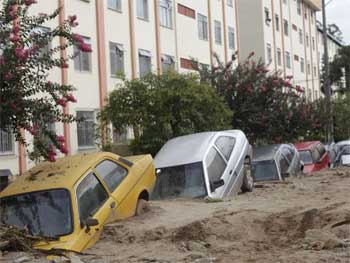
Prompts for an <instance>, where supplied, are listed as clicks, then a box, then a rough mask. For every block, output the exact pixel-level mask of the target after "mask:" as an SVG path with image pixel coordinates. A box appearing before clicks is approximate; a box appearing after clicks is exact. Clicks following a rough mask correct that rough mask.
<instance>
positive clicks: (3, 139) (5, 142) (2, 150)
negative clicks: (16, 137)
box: [0, 130, 13, 154]
mask: <svg viewBox="0 0 350 263" xmlns="http://www.w3.org/2000/svg"><path fill="white" fill-rule="evenodd" d="M6 153H13V136H12V133H11V132H10V131H4V130H0V154H6Z"/></svg>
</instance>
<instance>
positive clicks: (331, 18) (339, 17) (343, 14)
mask: <svg viewBox="0 0 350 263" xmlns="http://www.w3.org/2000/svg"><path fill="white" fill-rule="evenodd" d="M328 2H329V4H328V5H327V7H326V15H327V24H333V23H334V24H337V25H338V26H339V27H340V30H341V31H342V32H343V36H344V42H345V43H346V44H348V45H350V0H326V3H328ZM318 20H320V21H322V13H321V12H318Z"/></svg>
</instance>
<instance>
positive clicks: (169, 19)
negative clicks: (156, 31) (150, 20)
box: [158, 0, 174, 29]
mask: <svg viewBox="0 0 350 263" xmlns="http://www.w3.org/2000/svg"><path fill="white" fill-rule="evenodd" d="M158 9H159V24H160V26H162V27H165V28H169V29H172V28H173V27H174V21H173V16H174V15H173V9H174V8H173V1H172V0H159V1H158ZM162 9H165V14H166V22H165V24H163V23H162V22H164V21H162V16H161V13H162V12H161V10H162Z"/></svg>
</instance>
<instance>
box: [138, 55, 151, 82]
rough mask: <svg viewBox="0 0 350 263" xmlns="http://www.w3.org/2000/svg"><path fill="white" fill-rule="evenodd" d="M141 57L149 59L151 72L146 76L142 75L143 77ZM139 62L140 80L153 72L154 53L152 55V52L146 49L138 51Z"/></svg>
mask: <svg viewBox="0 0 350 263" xmlns="http://www.w3.org/2000/svg"><path fill="white" fill-rule="evenodd" d="M141 57H142V58H148V59H149V71H148V72H147V73H146V74H142V75H141ZM138 60H139V76H140V78H143V77H145V76H147V74H149V73H151V72H152V53H151V51H148V50H145V49H139V50H138Z"/></svg>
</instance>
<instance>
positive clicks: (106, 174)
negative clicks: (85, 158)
mask: <svg viewBox="0 0 350 263" xmlns="http://www.w3.org/2000/svg"><path fill="white" fill-rule="evenodd" d="M95 170H96V172H98V174H99V175H100V176H101V178H102V179H103V181H104V182H105V183H106V185H107V187H108V189H109V191H110V192H111V193H112V192H113V191H114V190H115V189H116V188H117V187H118V185H120V183H121V182H122V181H123V180H124V178H125V177H126V176H127V174H128V170H127V169H125V168H124V167H122V166H120V165H119V164H117V163H115V162H112V161H110V160H105V161H102V162H101V163H100V164H98V165H97V166H96V168H95Z"/></svg>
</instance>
